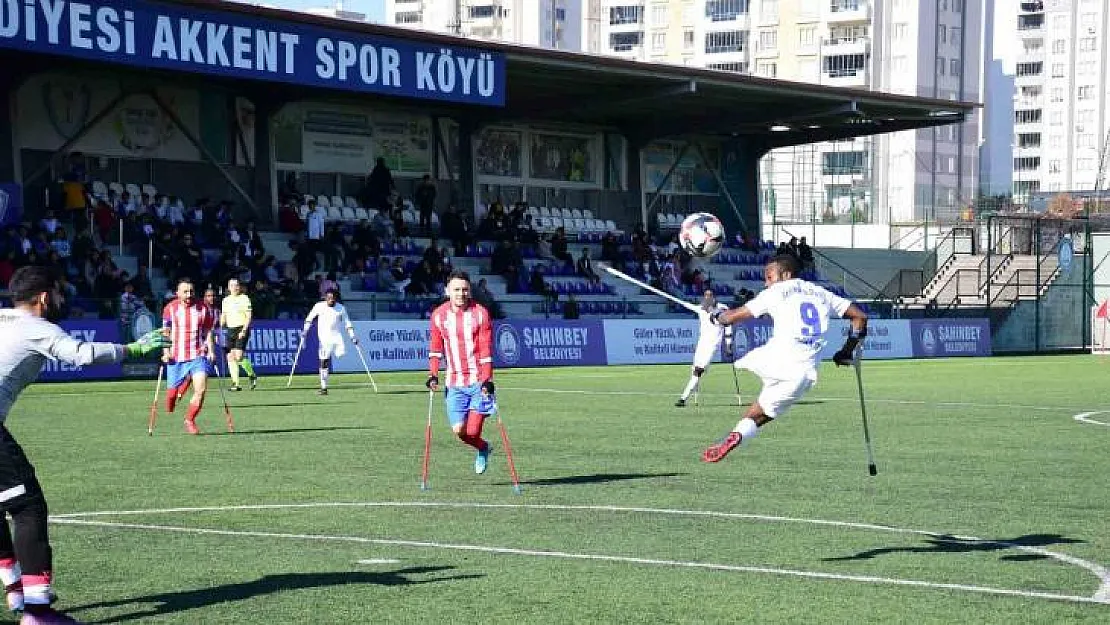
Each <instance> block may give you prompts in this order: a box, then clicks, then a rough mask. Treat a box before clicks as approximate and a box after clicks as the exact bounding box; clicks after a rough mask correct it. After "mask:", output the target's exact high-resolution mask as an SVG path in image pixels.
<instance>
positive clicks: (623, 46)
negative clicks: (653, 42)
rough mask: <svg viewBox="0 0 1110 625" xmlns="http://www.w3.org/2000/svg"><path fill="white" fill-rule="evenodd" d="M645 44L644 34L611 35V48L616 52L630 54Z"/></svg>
mask: <svg viewBox="0 0 1110 625" xmlns="http://www.w3.org/2000/svg"><path fill="white" fill-rule="evenodd" d="M643 44H644V33H640V32H637V33H610V34H609V48H610V49H611V50H613V51H614V52H628V51H629V50H632V49H633V48H635V47H637V46H642V45H643Z"/></svg>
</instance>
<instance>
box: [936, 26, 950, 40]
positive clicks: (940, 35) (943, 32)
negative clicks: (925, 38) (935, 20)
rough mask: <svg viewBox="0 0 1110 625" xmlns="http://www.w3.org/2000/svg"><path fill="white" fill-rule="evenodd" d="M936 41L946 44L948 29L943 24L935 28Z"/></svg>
mask: <svg viewBox="0 0 1110 625" xmlns="http://www.w3.org/2000/svg"><path fill="white" fill-rule="evenodd" d="M937 40H938V41H940V42H941V43H948V27H947V26H945V25H944V24H941V25H940V26H937Z"/></svg>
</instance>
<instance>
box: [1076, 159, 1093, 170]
mask: <svg viewBox="0 0 1110 625" xmlns="http://www.w3.org/2000/svg"><path fill="white" fill-rule="evenodd" d="M1094 168H1095V159H1093V158H1077V159H1075V171H1091V170H1092V169H1094Z"/></svg>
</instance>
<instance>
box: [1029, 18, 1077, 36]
mask: <svg viewBox="0 0 1110 625" xmlns="http://www.w3.org/2000/svg"><path fill="white" fill-rule="evenodd" d="M1019 28H1020V26H1019ZM1052 30H1053V31H1054V32H1058V33H1062V32H1066V31H1067V30H1068V16H1067V15H1055V16H1053V17H1052Z"/></svg>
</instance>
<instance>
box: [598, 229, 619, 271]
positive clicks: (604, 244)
mask: <svg viewBox="0 0 1110 625" xmlns="http://www.w3.org/2000/svg"><path fill="white" fill-rule="evenodd" d="M601 260H603V261H605V262H607V263H610V264H617V263H618V262H620V243H618V242H617V237H616V235H614V234H613V233H612V232H606V233H605V236H604V237H603V238H602V239H601Z"/></svg>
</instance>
